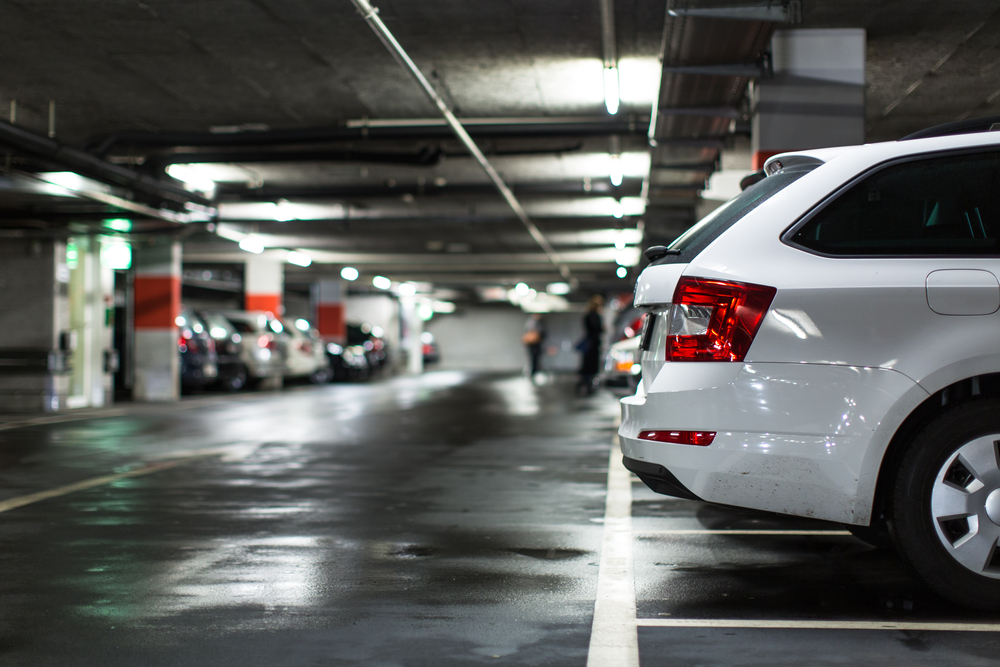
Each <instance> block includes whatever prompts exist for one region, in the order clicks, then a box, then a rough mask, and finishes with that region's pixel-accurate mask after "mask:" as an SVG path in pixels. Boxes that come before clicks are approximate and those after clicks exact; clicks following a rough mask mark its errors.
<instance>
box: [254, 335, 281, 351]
mask: <svg viewBox="0 0 1000 667" xmlns="http://www.w3.org/2000/svg"><path fill="white" fill-rule="evenodd" d="M257 346H258V347H263V348H265V349H268V350H271V351H272V352H273V351H275V350H277V349H278V343H276V342H275V340H274V338H272V337H271V334H264V335H263V336H261V337H260V338H258V339H257Z"/></svg>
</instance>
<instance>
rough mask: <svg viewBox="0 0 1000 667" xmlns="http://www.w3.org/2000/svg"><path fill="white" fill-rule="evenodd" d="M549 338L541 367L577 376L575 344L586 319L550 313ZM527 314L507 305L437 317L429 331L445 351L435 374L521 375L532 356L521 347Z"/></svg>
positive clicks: (463, 309) (575, 315)
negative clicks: (441, 370) (481, 372)
mask: <svg viewBox="0 0 1000 667" xmlns="http://www.w3.org/2000/svg"><path fill="white" fill-rule="evenodd" d="M544 317H545V326H546V328H547V329H548V338H547V339H546V341H545V347H546V354H545V357H544V358H543V361H542V367H543V368H544V369H545V370H548V371H552V372H573V371H576V369H577V367H578V366H579V356H578V355H577V353H576V352H575V351H574V350H573V344H574V343H575V341H577V340H579V338H580V336H581V335H582V332H583V330H582V325H581V324H580V320H581V318H582V314H581V313H546V314H545V316H544ZM527 321H528V314H527V313H524V312H522V311H521V310H520V309H517V308H514V307H512V306H508V305H498V306H469V307H463V308H462V309H461V310H459V311H457V312H455V313H453V314H450V315H435V316H434V319H432V320H431V321H429V322H427V323H426V324H425V325H424V327H425V330H426V331H430V332H431V333H432V334H434V337H435V339H436V340H437V344H438V348H439V349H440V351H441V361H440V363H438V364H435V365H432V366H429V367H428V368H429V370H433V369H435V368H444V369H462V370H489V371H521V370H524V369H525V368H526V367H527V364H528V355H527V352H526V351H525V349H524V345H523V344H522V343H521V335H522V334H523V333H524V325H525V322H527Z"/></svg>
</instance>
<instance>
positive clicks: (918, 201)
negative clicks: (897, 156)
mask: <svg viewBox="0 0 1000 667" xmlns="http://www.w3.org/2000/svg"><path fill="white" fill-rule="evenodd" d="M998 236H1000V153H997V152H989V153H977V154H964V155H951V156H947V157H938V158H932V159H919V160H910V161H907V162H903V163H897V164H894V165H890V166H888V167H885V168H883V169H880V170H879V171H877V172H875V173H873V174H871V175H869V176H866V177H864V178H863V179H862V180H861V181H859V182H857V183H855V184H854V185H852V186H850V187H849V189H847V190H846V191H844V192H843V193H842V194H840V195H839V196H838V197H837V198H836V199H835V200H833V201H831V202H830V203H828V204H827V205H826V206H824V207H823V208H822V209H820V210H819V211H817V212H816V213H814V214H813V215H812V216H811V217H809V218H807V219H806V221H805V222H804V223H802V224H800V225H799V226H798V227H796V228H793V229H792V230H791V231H790V233H789V234H788V235H787V236H786V239H787V240H788V242H790V243H792V244H795V245H798V246H801V247H803V248H805V249H808V250H812V251H815V252H818V253H821V254H825V255H832V256H848V257H850V256H898V255H911V256H956V255H995V254H997V252H998V249H1000V246H998V244H997V239H998Z"/></svg>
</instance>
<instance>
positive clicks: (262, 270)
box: [243, 255, 285, 317]
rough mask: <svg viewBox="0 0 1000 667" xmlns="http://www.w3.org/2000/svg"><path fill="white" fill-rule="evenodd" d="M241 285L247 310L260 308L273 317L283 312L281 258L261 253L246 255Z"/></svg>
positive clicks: (283, 288) (283, 282) (283, 274)
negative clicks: (265, 255) (264, 255)
mask: <svg viewBox="0 0 1000 667" xmlns="http://www.w3.org/2000/svg"><path fill="white" fill-rule="evenodd" d="M243 287H244V307H245V308H246V309H247V310H262V311H264V312H266V313H271V314H272V315H274V316H275V317H279V316H281V315H283V314H284V312H285V311H284V308H283V307H282V304H281V296H282V294H283V293H284V291H285V263H284V262H282V261H281V260H277V259H274V258H273V257H263V256H261V255H253V256H251V257H248V258H247V260H246V267H245V273H244V276H243Z"/></svg>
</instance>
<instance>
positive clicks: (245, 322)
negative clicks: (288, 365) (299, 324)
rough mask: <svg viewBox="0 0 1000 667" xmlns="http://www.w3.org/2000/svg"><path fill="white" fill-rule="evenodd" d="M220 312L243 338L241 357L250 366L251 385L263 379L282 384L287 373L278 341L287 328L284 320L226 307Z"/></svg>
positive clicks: (248, 367) (259, 382)
mask: <svg viewBox="0 0 1000 667" xmlns="http://www.w3.org/2000/svg"><path fill="white" fill-rule="evenodd" d="M219 314H220V315H222V316H223V317H225V318H226V319H227V320H229V322H230V323H232V325H233V327H234V328H235V329H236V332H237V333H238V334H239V335H240V337H241V343H242V350H241V357H240V358H241V359H242V360H243V364H244V366H246V369H247V375H248V377H249V381H248V382H249V386H251V387H252V386H256V385H259V384H261V383H262V382H268V383H272V384H281V382H282V378H283V377H284V374H285V353H284V350H283V349H282V347H281V345H280V344H279V341H278V335H279V334H280V333H281V332H282V331H283V330H284V327H283V326H282V325H281V322H279V321H278V320H276V319H275V318H274V317H273V316H271V315H269V314H268V313H263V312H256V311H245V310H223V311H219Z"/></svg>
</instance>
